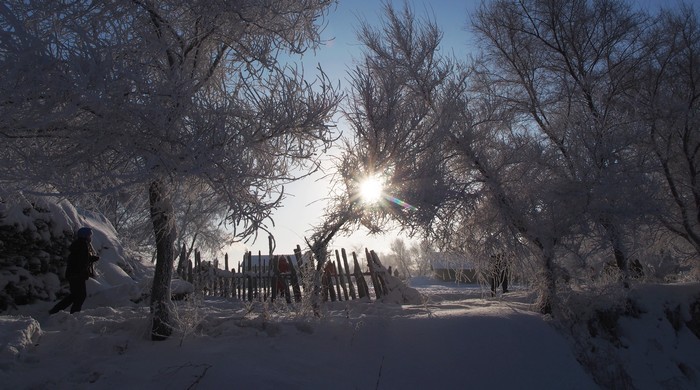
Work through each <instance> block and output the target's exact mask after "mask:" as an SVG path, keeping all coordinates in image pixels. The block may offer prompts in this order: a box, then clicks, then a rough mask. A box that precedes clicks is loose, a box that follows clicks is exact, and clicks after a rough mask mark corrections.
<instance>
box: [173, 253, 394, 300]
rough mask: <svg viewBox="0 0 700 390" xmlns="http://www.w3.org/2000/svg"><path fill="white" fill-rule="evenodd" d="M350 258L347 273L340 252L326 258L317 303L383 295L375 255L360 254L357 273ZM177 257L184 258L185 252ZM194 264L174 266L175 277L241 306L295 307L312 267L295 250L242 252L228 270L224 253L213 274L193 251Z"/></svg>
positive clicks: (306, 290) (309, 283) (307, 288)
mask: <svg viewBox="0 0 700 390" xmlns="http://www.w3.org/2000/svg"><path fill="white" fill-rule="evenodd" d="M351 255H352V263H353V268H352V272H350V266H349V262H348V256H347V253H346V251H345V249H341V250H340V251H338V250H335V258H333V256H332V253H329V256H328V257H329V258H328V259H327V261H326V264H325V265H324V268H323V272H322V273H321V286H320V289H321V290H320V291H318V293H319V294H321V297H322V298H323V300H324V301H328V300H330V301H343V300H345V301H347V300H351V299H368V300H371V299H373V298H374V299H378V298H381V297H382V296H385V295H386V294H388V292H389V291H388V287H387V275H391V268H389V269H388V270H387V269H386V268H384V266H383V265H382V264H381V262H380V260H379V257H378V256H377V254H376V253H375V252H374V251H370V250H367V249H365V259H366V268H365V271H363V270H362V267H361V266H360V260H358V256H357V254H356V253H355V252H352V254H351ZM292 257H293V259H292ZM181 258H183V259H184V258H185V248H183V252H182V253H181ZM194 260H195V261H194V264H192V261H188V262H187V266H182V265H181V266H179V267H178V274H179V276H180V277H181V278H182V279H184V280H187V281H188V282H190V283H192V284H193V285H194V286H195V291H196V292H198V293H201V294H203V295H207V296H217V297H225V298H234V299H239V300H244V301H254V300H257V301H267V300H268V299H269V300H271V301H274V300H275V299H278V298H283V299H285V300H286V301H287V302H289V303H291V302H292V300H294V301H296V302H299V301H301V299H302V296H303V295H304V294H310V293H312V292H313V291H312V289H313V288H314V287H313V286H314V283H313V278H314V270H315V269H316V267H317V265H316V264H315V261H314V259H313V257H311V256H302V252H301V248H300V247H299V246H297V248H296V249H295V250H294V255H274V256H263V255H262V254H261V253H260V252H258V254H257V256H256V255H253V254H252V253H251V252H247V253H246V254H245V255H244V257H243V260H242V261H241V262H239V263H238V267H237V269H230V270H229V259H228V254H227V255H225V257H224V269H219V268H218V266H219V264H217V262H216V261H215V262H213V263H212V262H208V261H202V260H201V255H200V253H199V252H198V251H195V256H194ZM367 278H369V282H368V280H367ZM370 287H371V288H370Z"/></svg>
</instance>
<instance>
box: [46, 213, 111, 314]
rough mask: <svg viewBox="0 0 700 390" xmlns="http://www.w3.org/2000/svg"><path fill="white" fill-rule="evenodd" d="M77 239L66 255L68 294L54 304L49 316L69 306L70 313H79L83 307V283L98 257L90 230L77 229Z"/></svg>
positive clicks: (85, 294) (86, 228)
mask: <svg viewBox="0 0 700 390" xmlns="http://www.w3.org/2000/svg"><path fill="white" fill-rule="evenodd" d="M76 235H77V238H76V239H75V241H73V243H72V244H71V245H70V254H69V255H68V266H67V267H66V279H68V284H69V286H70V294H68V296H66V297H65V298H63V299H62V300H61V301H60V302H58V303H57V304H56V306H54V307H53V308H52V309H51V310H49V314H55V313H58V312H59V311H61V310H63V309H65V308H67V307H68V306H71V305H72V306H71V309H70V312H71V313H75V312H79V311H80V309H82V307H83V302H85V298H87V289H86V287H85V281H86V280H88V278H89V277H90V276H93V275H92V266H93V263H95V262H96V261H97V260H99V259H100V258H99V256H97V254H96V253H95V250H94V249H93V248H92V244H91V242H92V229H90V228H88V227H82V228H80V229H78V232H77V234H76Z"/></svg>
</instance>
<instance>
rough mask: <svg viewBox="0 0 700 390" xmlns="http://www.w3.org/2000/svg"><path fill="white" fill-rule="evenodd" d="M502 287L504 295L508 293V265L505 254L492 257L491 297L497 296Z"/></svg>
mask: <svg viewBox="0 0 700 390" xmlns="http://www.w3.org/2000/svg"><path fill="white" fill-rule="evenodd" d="M498 286H501V288H502V289H503V293H504V294H505V293H507V292H509V291H508V264H507V260H506V256H505V255H504V254H497V255H493V256H491V295H496V289H497V288H498Z"/></svg>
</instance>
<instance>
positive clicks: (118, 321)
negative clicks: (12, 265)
mask: <svg viewBox="0 0 700 390" xmlns="http://www.w3.org/2000/svg"><path fill="white" fill-rule="evenodd" d="M411 284H412V285H413V287H415V288H417V289H418V290H419V291H420V292H421V293H422V294H424V297H425V299H426V302H425V304H423V305H403V306H402V305H393V304H381V303H376V302H373V303H368V302H361V301H351V302H334V303H329V304H327V305H325V306H324V309H323V313H322V315H321V317H320V318H315V317H313V316H309V315H304V314H303V313H302V312H301V310H296V309H295V307H294V306H288V305H287V304H283V303H279V304H273V305H267V306H264V305H263V304H261V303H256V304H253V305H250V304H245V303H242V302H237V301H229V300H224V299H214V298H211V299H203V300H200V301H198V302H197V303H192V302H184V303H182V302H181V303H178V313H179V314H180V318H179V322H180V324H181V326H180V330H179V331H178V332H177V334H176V335H174V336H173V337H171V338H170V339H169V340H167V341H161V342H153V341H150V340H148V337H147V333H148V330H149V324H148V321H147V318H148V308H147V306H146V305H144V304H140V305H138V304H128V305H122V306H110V305H109V304H107V301H108V300H109V299H107V298H108V295H109V294H117V293H118V292H117V291H116V290H110V292H109V293H105V294H103V295H104V296H102V297H99V296H93V297H89V298H88V300H87V302H86V305H85V308H84V310H83V311H82V312H81V313H77V314H75V315H71V314H69V313H67V312H61V313H58V314H56V315H53V316H49V315H48V314H47V311H48V309H49V307H50V306H51V304H50V303H40V304H35V305H31V306H26V307H22V308H21V311H20V312H19V313H13V314H11V315H3V316H0V346H2V349H3V350H2V352H1V353H2V355H0V383H1V384H2V385H1V386H0V387H2V388H7V389H24V388H29V389H81V388H90V389H97V388H99V389H103V388H104V389H111V388H133V389H189V388H201V389H219V388H231V389H238V388H240V389H248V388H250V389H253V388H254V389H279V388H284V389H326V388H337V389H375V388H378V389H443V388H474V389H486V388H488V389H595V388H598V386H597V385H596V384H595V383H594V381H593V380H592V378H591V376H590V375H588V374H587V373H586V372H585V370H584V369H583V368H582V367H581V365H580V364H579V363H578V362H577V360H576V358H575V357H574V353H573V352H572V348H571V344H570V343H569V342H568V341H567V340H566V338H565V337H564V336H562V334H561V333H560V332H558V331H557V330H555V327H553V326H552V324H551V323H550V321H548V320H547V319H546V318H544V317H542V316H540V315H538V314H535V313H533V312H532V311H530V310H529V309H530V306H529V303H528V302H530V301H531V297H530V296H529V293H528V292H527V291H523V290H516V291H514V292H512V293H510V294H506V295H504V296H503V297H499V298H491V297H489V296H486V295H485V294H484V292H483V291H482V290H481V289H480V288H478V287H474V286H469V285H454V284H448V283H440V282H436V281H432V280H430V279H414V280H413V281H412V282H411ZM699 290H700V288H699V286H698V285H697V284H696V285H683V286H678V287H675V290H673V291H671V290H668V289H667V288H664V287H658V288H647V289H646V290H644V289H642V290H640V291H639V294H642V295H644V294H646V295H649V296H650V297H654V300H655V301H656V302H654V300H651V299H650V300H649V302H650V305H655V304H656V303H659V302H663V300H664V299H665V298H668V296H664V295H663V293H660V292H663V291H667V293H668V294H670V295H669V296H682V295H684V294H685V295H688V296H690V295H692V293H693V291H695V292H698V291H699ZM98 295H99V294H98ZM116 298H117V297H115V301H116V302H123V300H119V299H116ZM297 309H298V308H297ZM647 314H648V316H649V318H648V319H646V320H643V319H644V316H642V319H640V320H638V321H634V320H629V321H626V320H625V321H626V322H625V321H622V322H623V324H624V329H623V330H622V332H623V339H624V340H625V342H626V343H629V346H628V347H627V351H628V352H625V353H628V358H627V359H628V361H627V363H628V367H629V368H630V369H633V370H635V373H634V374H633V375H632V376H633V377H637V378H639V381H636V382H634V383H633V387H635V388H650V389H651V388H663V387H664V386H662V385H660V384H659V379H658V378H657V377H659V376H663V375H667V376H668V375H670V377H668V378H666V379H668V380H672V379H673V374H674V373H677V375H678V376H684V374H682V373H681V372H680V370H679V369H678V362H677V361H674V360H673V359H685V360H684V362H683V364H684V369H685V370H686V371H687V372H688V373H689V374H688V375H685V377H686V378H685V379H683V378H681V379H683V380H680V379H679V380H678V381H676V382H673V381H671V382H668V383H670V384H674V383H675V384H676V385H677V386H675V387H673V386H672V387H667V388H693V387H691V386H687V384H688V383H693V382H689V381H688V380H687V377H688V376H692V375H693V373H695V375H697V374H698V373H700V343H699V342H698V339H697V338H694V336H693V335H692V334H691V333H690V332H689V331H688V330H687V329H681V330H680V331H675V330H674V329H673V327H672V326H671V324H670V323H668V322H665V321H663V320H662V319H661V318H657V317H658V316H659V315H661V316H663V315H662V314H659V313H657V312H656V311H653V310H650V311H649V312H648V313H647ZM650 327H651V328H650ZM679 332H680V333H683V334H682V335H681V337H674V335H676V336H677V335H678V333H679ZM674 367H675V371H674ZM654 371H656V372H654ZM697 380H698V378H697V376H696V377H695V382H694V383H695V385H697V384H698V383H699V382H697ZM684 381H685V382H684Z"/></svg>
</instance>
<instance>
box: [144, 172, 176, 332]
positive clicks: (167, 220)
mask: <svg viewBox="0 0 700 390" xmlns="http://www.w3.org/2000/svg"><path fill="white" fill-rule="evenodd" d="M148 195H149V201H150V207H151V222H152V223H153V232H154V233H155V238H156V269H155V274H154V276H153V289H152V292H151V315H152V316H153V327H152V329H151V340H165V339H167V338H168V337H169V336H170V335H171V334H172V331H173V325H172V323H171V322H172V302H171V300H170V279H171V278H172V273H173V262H174V259H175V236H176V229H175V219H174V218H175V211H174V209H173V205H172V202H171V200H170V196H169V194H168V191H167V189H166V188H165V185H164V183H163V182H162V181H161V180H154V181H153V182H152V183H151V185H150V186H149V188H148Z"/></svg>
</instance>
